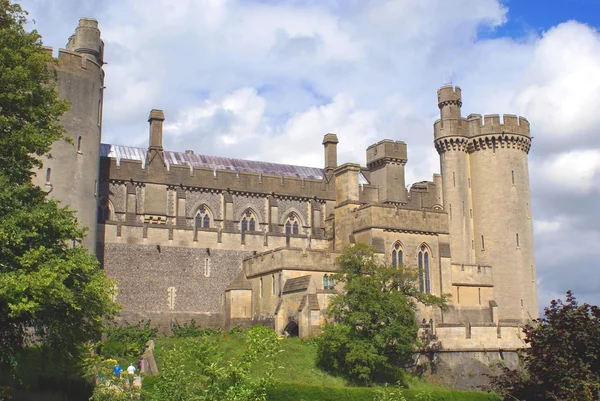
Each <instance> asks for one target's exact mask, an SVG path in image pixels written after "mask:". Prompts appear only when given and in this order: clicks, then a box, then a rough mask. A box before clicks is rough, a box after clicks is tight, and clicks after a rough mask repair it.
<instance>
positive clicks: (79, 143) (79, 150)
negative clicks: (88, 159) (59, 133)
mask: <svg viewBox="0 0 600 401" xmlns="http://www.w3.org/2000/svg"><path fill="white" fill-rule="evenodd" d="M77 151H78V152H81V136H80V137H79V138H77Z"/></svg>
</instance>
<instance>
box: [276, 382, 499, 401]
mask: <svg viewBox="0 0 600 401" xmlns="http://www.w3.org/2000/svg"><path fill="white" fill-rule="evenodd" d="M378 391H380V388H377V387H322V386H312V385H310V384H303V383H277V384H275V386H273V387H271V388H270V389H269V390H268V391H267V400H268V401H287V400H296V401H313V400H320V401H339V400H344V401H374V400H375V399H376V398H375V397H377V395H378V394H377V392H378ZM402 394H403V395H404V398H405V399H406V400H408V401H410V400H423V401H497V400H499V398H498V397H497V396H495V395H492V394H488V393H480V392H476V391H452V390H432V391H422V390H411V389H407V390H403V391H402ZM397 400H398V401H399V400H401V398H397Z"/></svg>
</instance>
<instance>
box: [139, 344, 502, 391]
mask: <svg viewBox="0 0 600 401" xmlns="http://www.w3.org/2000/svg"><path fill="white" fill-rule="evenodd" d="M178 341H181V340H180V339H178V338H174V337H161V338H158V339H157V341H156V358H157V363H158V365H159V370H160V359H161V355H162V354H163V353H164V352H165V351H166V350H168V349H169V348H171V347H173V346H174V345H175V344H177V342H178ZM220 346H221V349H222V351H223V352H224V354H225V355H228V356H230V357H232V358H235V357H236V356H239V355H241V354H242V352H243V349H244V340H243V337H242V336H241V335H226V334H225V335H221V341H220ZM281 348H282V350H283V352H281V353H280V354H279V355H278V357H277V365H278V366H279V367H280V368H279V369H277V370H276V372H275V378H276V380H277V383H276V385H275V386H274V387H273V388H272V389H271V390H270V391H269V400H270V401H279V400H282V401H283V400H294V401H302V400H304V401H317V400H325V401H326V400H335V401H340V400H345V401H346V400H348V401H355V400H356V401H363V400H364V401H367V400H368V401H373V400H374V399H375V396H376V392H377V390H378V389H379V388H377V387H372V388H364V387H352V386H350V385H349V383H347V382H346V380H344V379H343V378H341V377H336V376H332V375H330V374H328V373H326V372H324V371H322V370H320V369H319V368H318V367H317V366H316V359H317V348H316V345H315V344H314V342H312V341H310V340H303V339H299V338H288V339H285V340H283V341H282V342H281ZM187 368H188V369H194V366H193V365H192V364H189V365H187ZM152 382H153V380H152V378H147V379H145V383H144V385H146V384H148V385H149V386H152ZM406 382H407V385H408V388H407V389H405V390H403V395H404V397H405V398H406V400H428V401H437V400H440V401H441V400H446V401H453V400H457V401H458V400H465V401H484V400H497V399H498V398H497V397H496V396H494V395H491V394H487V393H481V392H476V391H457V390H448V389H444V388H442V387H440V386H437V385H435V384H432V383H428V382H425V381H423V380H420V379H418V378H416V377H412V376H407V378H406Z"/></svg>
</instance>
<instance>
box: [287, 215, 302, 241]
mask: <svg viewBox="0 0 600 401" xmlns="http://www.w3.org/2000/svg"><path fill="white" fill-rule="evenodd" d="M299 220H300V219H298V216H296V214H295V213H292V214H290V215H289V217H288V218H287V220H286V222H285V235H288V236H289V235H298V233H299V232H300V224H299V223H298V221H299Z"/></svg>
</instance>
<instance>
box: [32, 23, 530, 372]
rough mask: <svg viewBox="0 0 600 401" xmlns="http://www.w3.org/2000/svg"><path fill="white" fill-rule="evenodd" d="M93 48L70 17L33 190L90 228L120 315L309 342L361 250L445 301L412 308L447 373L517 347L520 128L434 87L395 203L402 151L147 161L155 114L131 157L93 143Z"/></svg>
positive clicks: (96, 103)
mask: <svg viewBox="0 0 600 401" xmlns="http://www.w3.org/2000/svg"><path fill="white" fill-rule="evenodd" d="M103 46H104V44H103V42H102V40H101V38H100V31H99V29H98V23H97V21H96V20H93V19H87V18H83V19H81V20H80V23H79V26H78V27H77V29H76V32H75V34H74V35H73V36H72V37H71V38H70V39H69V41H68V44H67V46H66V49H60V50H59V52H58V58H59V59H60V61H61V65H60V67H59V69H58V89H59V93H60V96H62V97H64V98H68V99H70V100H71V103H72V108H71V110H70V111H69V112H67V113H66V115H65V116H64V117H63V123H64V125H65V126H66V128H67V130H68V133H69V135H70V136H72V137H73V138H74V145H72V144H70V143H67V142H66V141H59V142H57V143H56V144H55V145H54V147H53V149H52V152H51V153H52V158H44V159H43V163H44V167H43V170H42V171H39V172H38V174H37V176H36V178H35V180H36V184H38V185H40V186H41V187H42V188H45V189H46V190H47V192H49V196H51V197H54V198H55V199H58V200H60V201H61V202H63V204H69V205H70V206H71V207H72V208H73V209H75V210H76V211H77V216H78V218H79V221H80V222H81V224H82V225H84V226H87V227H90V230H89V232H88V236H87V238H86V240H85V245H86V246H87V247H89V248H90V249H91V250H92V251H94V252H95V253H96V255H97V256H98V259H99V260H100V262H101V265H102V267H103V269H104V270H105V272H106V274H107V276H108V277H109V278H110V279H113V280H116V282H117V300H118V302H120V303H121V304H122V305H123V311H122V314H121V318H122V319H125V320H128V321H130V322H136V321H138V320H140V319H151V320H152V321H153V322H154V323H155V324H158V325H162V327H163V328H164V327H168V326H169V324H171V323H172V322H174V321H177V322H180V323H182V322H185V321H187V320H189V319H192V318H193V319H195V321H196V322H199V323H200V324H201V325H202V326H226V327H231V326H234V325H248V324H252V323H262V324H266V325H269V326H271V327H274V328H275V329H276V330H277V331H278V332H280V333H283V332H287V333H288V334H290V335H299V336H310V335H311V334H314V333H316V332H318V330H319V325H320V324H321V323H322V322H323V313H322V312H323V310H324V309H325V307H326V306H327V303H328V300H329V297H330V296H331V295H332V294H336V293H337V292H338V291H340V288H339V286H338V285H337V284H336V283H335V282H334V280H333V277H332V274H334V273H335V272H336V267H335V265H334V262H335V258H336V256H337V255H338V253H339V252H340V251H341V249H342V248H343V247H344V246H345V245H347V244H349V243H356V242H365V243H368V244H370V245H372V246H373V247H375V249H376V250H377V252H379V253H380V254H381V256H382V257H385V258H387V260H388V261H389V262H390V263H391V264H393V265H398V264H404V265H406V266H407V267H409V268H414V269H418V270H419V272H420V277H419V283H418V285H419V288H420V290H421V291H424V292H427V293H431V294H435V295H441V294H444V293H450V294H452V303H451V307H450V308H449V310H448V311H446V312H443V313H442V312H440V311H439V310H433V309H428V308H422V309H421V310H420V311H419V314H420V316H419V321H422V324H423V327H426V328H428V329H429V330H432V331H433V332H434V333H435V334H436V335H437V337H438V338H439V339H440V341H441V345H442V353H443V352H445V353H446V354H444V355H446V357H447V358H448V361H450V362H452V361H455V362H456V361H464V360H465V358H464V355H467V354H468V355H470V358H471V359H479V360H483V359H485V358H484V356H483V355H488V354H489V353H495V354H494V355H498V353H500V355H504V354H503V353H504V352H512V351H514V350H516V349H517V348H520V347H522V346H523V343H522V340H521V330H520V327H521V326H522V325H523V324H524V322H526V321H527V320H529V319H530V318H532V317H537V315H538V303H537V291H536V275H535V261H534V245H533V229H532V219H531V210H530V193H529V175H528V162H527V156H528V152H529V148H530V145H531V137H530V128H529V123H528V121H527V120H526V119H525V118H523V117H516V116H513V115H504V116H503V117H502V118H500V117H499V116H498V115H486V116H483V117H482V116H481V115H477V114H471V115H469V116H468V117H467V118H464V117H462V116H461V90H460V88H458V87H452V86H444V87H442V88H440V89H439V90H438V94H437V96H438V99H437V100H438V107H439V109H440V119H439V120H438V121H436V122H435V124H434V129H433V131H434V137H433V139H434V142H433V143H434V145H435V148H436V150H437V152H438V153H439V157H440V165H441V174H434V175H433V180H432V181H431V182H429V181H425V182H418V183H415V184H413V185H412V186H411V187H410V190H406V187H405V178H404V167H405V164H406V163H407V162H408V160H407V145H406V143H404V142H401V141H396V140H390V139H385V140H382V141H380V142H378V143H375V144H373V145H371V146H369V147H368V148H367V149H366V167H365V166H360V165H358V164H351V163H345V164H341V165H339V164H338V160H337V149H336V148H337V144H338V137H337V136H336V135H335V134H326V135H325V136H324V138H323V147H324V164H323V168H311V167H301V166H294V165H284V164H274V163H268V162H258V161H249V160H237V159H230V158H224V157H214V156H207V155H199V154H195V153H194V152H193V151H185V152H174V151H169V150H165V149H163V141H162V139H163V138H162V136H163V121H164V120H165V116H164V114H163V112H162V111H161V110H152V111H150V114H149V118H148V121H149V146H148V148H136V147H130V146H121V145H113V144H105V143H101V132H102V105H103V91H104V85H103V81H104V72H103V69H102V66H103ZM342 140H343V136H342ZM453 358H454V359H453ZM482 358H483V359H482ZM457 363H458V362H457Z"/></svg>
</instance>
